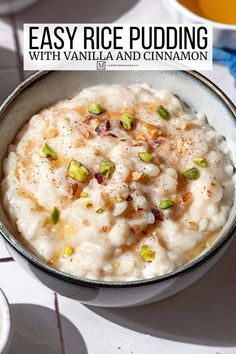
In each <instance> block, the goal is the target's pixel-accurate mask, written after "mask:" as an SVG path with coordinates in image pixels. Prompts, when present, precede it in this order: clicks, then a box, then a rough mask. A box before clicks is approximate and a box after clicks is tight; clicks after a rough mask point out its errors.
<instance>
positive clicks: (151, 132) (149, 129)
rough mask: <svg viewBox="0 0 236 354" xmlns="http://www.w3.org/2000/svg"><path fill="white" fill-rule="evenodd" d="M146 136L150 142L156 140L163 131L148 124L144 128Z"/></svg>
mask: <svg viewBox="0 0 236 354" xmlns="http://www.w3.org/2000/svg"><path fill="white" fill-rule="evenodd" d="M143 128H144V131H145V135H146V136H147V138H148V139H150V140H156V139H157V138H158V137H159V136H160V135H161V134H162V132H161V130H160V129H159V128H157V127H156V126H155V125H153V124H149V123H146V124H144V126H143Z"/></svg>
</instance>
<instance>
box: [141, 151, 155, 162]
mask: <svg viewBox="0 0 236 354" xmlns="http://www.w3.org/2000/svg"><path fill="white" fill-rule="evenodd" d="M138 156H139V158H140V159H141V160H142V161H143V162H146V163H149V162H152V160H153V156H152V155H151V154H149V153H148V152H146V151H143V152H140V153H139V154H138Z"/></svg>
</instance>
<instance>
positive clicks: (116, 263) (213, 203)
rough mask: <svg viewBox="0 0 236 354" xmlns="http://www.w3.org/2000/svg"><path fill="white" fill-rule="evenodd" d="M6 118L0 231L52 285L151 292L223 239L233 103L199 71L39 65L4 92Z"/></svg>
mask: <svg viewBox="0 0 236 354" xmlns="http://www.w3.org/2000/svg"><path fill="white" fill-rule="evenodd" d="M61 82H63V85H61ZM1 130H2V131H3V130H4V138H3V139H2V141H1V143H0V144H1V145H0V151H1V160H2V178H1V193H2V203H1V210H0V212H1V214H0V218H1V230H0V231H1V234H2V235H3V237H5V239H6V240H7V241H8V247H9V250H10V252H11V254H12V256H13V257H14V258H15V259H16V260H18V261H19V263H20V264H22V266H23V267H25V268H27V269H28V271H29V272H31V273H33V274H34V276H36V277H37V278H38V279H39V280H40V281H42V282H43V283H44V284H46V285H47V286H48V287H50V288H52V289H53V290H55V291H57V292H59V293H61V294H63V295H65V296H68V297H72V298H75V299H78V300H79V301H81V302H84V303H88V304H93V305H98V306H131V305H140V304H144V303H148V302H154V301H158V300H161V299H164V298H166V297H168V296H171V295H173V294H175V293H176V292H178V291H180V290H182V289H183V288H185V287H187V286H188V285H190V284H191V283H193V282H194V281H195V280H197V279H198V278H199V277H200V276H201V275H203V274H205V272H206V271H207V270H208V269H209V268H210V267H211V266H213V265H214V264H215V262H216V261H217V260H218V259H219V258H220V256H221V255H222V254H223V252H224V250H225V249H226V247H227V245H228V244H229V242H228V241H229V240H230V239H231V236H232V235H233V233H234V228H235V207H234V203H235V198H234V194H235V176H234V164H235V161H234V158H235V157H234V156H236V155H235V150H236V143H235V141H236V140H235V137H236V126H235V107H234V106H233V104H232V102H230V100H229V99H228V98H227V97H226V96H225V95H224V94H223V93H222V92H221V91H220V89H218V88H217V87H215V86H214V85H213V84H212V83H211V82H210V81H209V80H207V79H206V78H204V77H203V76H201V75H200V74H198V73H196V72H181V71H171V72H168V71H159V72H139V73H133V72H119V73H115V72H104V73H101V72H96V73H94V72H60V71H55V72H50V73H48V72H41V73H36V74H34V75H32V76H31V77H30V78H29V79H27V80H26V81H25V82H24V83H23V84H21V85H20V86H19V87H18V88H17V89H16V90H15V91H14V92H13V94H11V95H10V96H9V98H8V99H7V100H6V101H5V102H4V103H3V105H2V107H1Z"/></svg>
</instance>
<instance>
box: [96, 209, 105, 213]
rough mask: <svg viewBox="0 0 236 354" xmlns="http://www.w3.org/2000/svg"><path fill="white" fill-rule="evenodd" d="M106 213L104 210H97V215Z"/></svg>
mask: <svg viewBox="0 0 236 354" xmlns="http://www.w3.org/2000/svg"><path fill="white" fill-rule="evenodd" d="M104 211H105V210H104V209H102V208H99V209H98V210H96V213H97V214H103V213H104Z"/></svg>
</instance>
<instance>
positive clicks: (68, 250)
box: [63, 246, 74, 257]
mask: <svg viewBox="0 0 236 354" xmlns="http://www.w3.org/2000/svg"><path fill="white" fill-rule="evenodd" d="M73 253H74V247H71V246H66V247H65V249H64V251H63V256H65V257H71V256H72V254H73Z"/></svg>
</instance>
